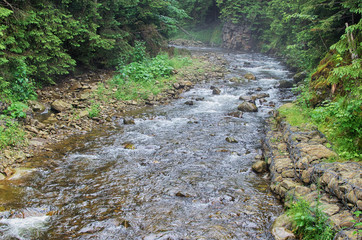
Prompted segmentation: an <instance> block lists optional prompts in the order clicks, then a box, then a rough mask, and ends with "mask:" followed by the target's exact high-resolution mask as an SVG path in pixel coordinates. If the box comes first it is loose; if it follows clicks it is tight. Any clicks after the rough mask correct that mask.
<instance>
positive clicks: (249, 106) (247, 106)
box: [238, 102, 258, 112]
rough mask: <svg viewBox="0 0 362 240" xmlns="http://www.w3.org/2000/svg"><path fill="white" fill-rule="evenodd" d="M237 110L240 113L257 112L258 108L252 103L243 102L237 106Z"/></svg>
mask: <svg viewBox="0 0 362 240" xmlns="http://www.w3.org/2000/svg"><path fill="white" fill-rule="evenodd" d="M238 110H239V111H242V112H257V111H258V108H257V107H256V105H255V104H254V103H250V102H243V103H242V104H240V105H239V106H238Z"/></svg>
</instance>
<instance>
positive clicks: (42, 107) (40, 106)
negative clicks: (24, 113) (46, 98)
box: [29, 100, 46, 112]
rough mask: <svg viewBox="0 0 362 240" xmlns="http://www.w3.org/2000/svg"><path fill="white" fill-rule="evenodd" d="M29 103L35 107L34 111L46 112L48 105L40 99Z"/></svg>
mask: <svg viewBox="0 0 362 240" xmlns="http://www.w3.org/2000/svg"><path fill="white" fill-rule="evenodd" d="M29 104H30V106H31V108H32V109H33V111H34V112H44V111H45V109H46V107H45V105H44V104H43V103H41V102H38V101H32V100H30V101H29Z"/></svg>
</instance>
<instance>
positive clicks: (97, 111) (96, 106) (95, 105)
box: [88, 102, 101, 118]
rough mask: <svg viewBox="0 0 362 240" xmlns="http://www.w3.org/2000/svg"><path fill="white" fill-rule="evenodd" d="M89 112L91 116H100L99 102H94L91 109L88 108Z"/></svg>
mask: <svg viewBox="0 0 362 240" xmlns="http://www.w3.org/2000/svg"><path fill="white" fill-rule="evenodd" d="M88 112H89V114H88V116H89V117H90V118H94V117H99V114H100V112H101V109H100V105H99V103H95V102H93V103H92V105H91V107H90V109H88Z"/></svg>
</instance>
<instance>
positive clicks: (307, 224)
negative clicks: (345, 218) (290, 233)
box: [287, 199, 335, 240]
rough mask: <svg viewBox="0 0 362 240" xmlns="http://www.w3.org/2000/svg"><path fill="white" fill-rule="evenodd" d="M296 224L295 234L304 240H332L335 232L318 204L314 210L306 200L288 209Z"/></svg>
mask: <svg viewBox="0 0 362 240" xmlns="http://www.w3.org/2000/svg"><path fill="white" fill-rule="evenodd" d="M287 214H288V215H289V216H292V218H293V221H294V223H295V228H294V232H295V233H296V234H297V236H299V237H301V239H303V240H331V239H333V237H334V235H335V231H334V230H333V229H332V226H331V225H330V223H329V222H328V218H327V216H326V214H325V213H323V212H322V211H321V209H320V208H319V206H318V204H317V206H316V207H314V208H312V207H311V206H310V204H309V203H308V202H307V201H305V200H303V199H302V200H298V201H297V202H295V203H293V204H292V205H291V207H290V208H289V209H288V211H287Z"/></svg>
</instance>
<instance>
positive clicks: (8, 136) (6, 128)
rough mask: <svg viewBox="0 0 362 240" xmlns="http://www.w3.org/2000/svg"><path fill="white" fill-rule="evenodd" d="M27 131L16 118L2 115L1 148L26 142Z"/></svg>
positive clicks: (0, 116)
mask: <svg viewBox="0 0 362 240" xmlns="http://www.w3.org/2000/svg"><path fill="white" fill-rule="evenodd" d="M25 135H26V134H25V132H24V130H23V129H22V128H21V127H20V125H19V123H18V122H16V121H15V120H14V119H12V118H10V117H8V116H5V115H0V149H3V148H5V147H7V146H18V145H21V144H23V143H24V140H25Z"/></svg>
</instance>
